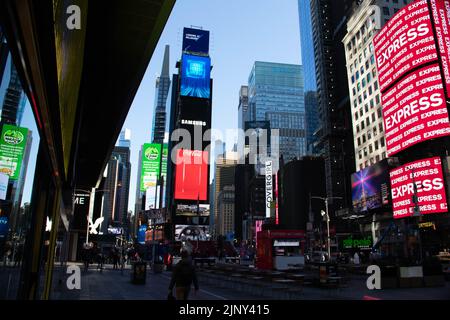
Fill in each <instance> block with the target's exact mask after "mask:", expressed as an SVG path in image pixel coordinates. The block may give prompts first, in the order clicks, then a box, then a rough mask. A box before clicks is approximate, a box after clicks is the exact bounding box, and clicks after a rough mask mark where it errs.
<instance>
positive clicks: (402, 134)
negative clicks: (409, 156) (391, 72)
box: [382, 64, 450, 156]
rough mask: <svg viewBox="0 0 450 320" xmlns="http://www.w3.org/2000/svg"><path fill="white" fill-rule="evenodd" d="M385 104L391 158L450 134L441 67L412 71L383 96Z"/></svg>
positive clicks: (388, 147)
mask: <svg viewBox="0 0 450 320" xmlns="http://www.w3.org/2000/svg"><path fill="white" fill-rule="evenodd" d="M382 104H383V118H384V125H385V137H386V147H387V153H388V155H389V156H392V155H394V154H396V153H398V152H400V151H402V150H404V149H407V148H409V147H411V146H412V145H415V144H418V143H421V142H423V141H426V140H430V139H435V138H439V137H443V136H447V135H449V134H450V124H449V119H448V112H447V103H446V99H445V94H444V90H443V85H442V77H441V73H440V68H439V65H438V64H432V65H428V66H425V67H422V68H420V69H418V70H416V71H413V72H411V73H410V74H409V75H408V76H407V77H405V78H403V79H402V80H401V81H399V82H397V83H396V84H395V85H394V86H393V87H391V88H390V89H389V90H388V91H386V93H384V94H383V95H382Z"/></svg>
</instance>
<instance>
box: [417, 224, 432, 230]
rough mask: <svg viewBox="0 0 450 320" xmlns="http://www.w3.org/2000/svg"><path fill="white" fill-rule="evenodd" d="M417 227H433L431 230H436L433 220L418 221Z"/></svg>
mask: <svg viewBox="0 0 450 320" xmlns="http://www.w3.org/2000/svg"><path fill="white" fill-rule="evenodd" d="M419 228H420V229H426V228H433V230H436V225H435V224H434V222H423V223H419Z"/></svg>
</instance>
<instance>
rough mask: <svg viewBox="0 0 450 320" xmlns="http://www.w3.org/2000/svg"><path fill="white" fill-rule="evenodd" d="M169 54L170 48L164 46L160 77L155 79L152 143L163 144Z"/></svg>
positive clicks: (168, 79) (167, 92) (168, 87)
mask: <svg viewBox="0 0 450 320" xmlns="http://www.w3.org/2000/svg"><path fill="white" fill-rule="evenodd" d="M169 52H170V47H169V46H168V45H166V48H165V50H164V60H163V64H162V69H161V75H160V76H159V77H158V78H157V79H156V92H155V113H154V121H153V129H152V142H154V143H163V142H164V134H165V132H166V118H167V115H166V103H167V96H168V94H169V89H170V76H169V59H170V56H169Z"/></svg>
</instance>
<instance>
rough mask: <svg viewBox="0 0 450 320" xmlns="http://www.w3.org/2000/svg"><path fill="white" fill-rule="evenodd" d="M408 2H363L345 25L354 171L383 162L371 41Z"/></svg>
mask: <svg viewBox="0 0 450 320" xmlns="http://www.w3.org/2000/svg"><path fill="white" fill-rule="evenodd" d="M409 2H411V0H402V1H395V2H394V1H385V0H365V1H363V2H362V3H361V4H360V6H359V7H357V8H356V10H355V12H354V13H353V15H352V17H351V18H350V19H349V21H348V23H347V35H346V36H345V38H344V39H343V43H344V46H345V57H346V61H347V64H346V65H347V74H348V88H349V94H350V103H351V113H352V123H353V135H354V149H355V171H360V170H362V169H364V168H366V167H368V166H371V165H373V164H375V163H377V162H379V161H381V160H383V159H385V158H386V141H385V136H384V123H383V115H382V110H381V108H382V105H381V92H380V87H379V83H378V72H377V68H376V61H375V52H374V47H373V38H374V37H375V35H376V34H377V33H378V31H379V30H380V29H381V28H382V27H383V26H384V24H385V23H386V22H387V21H388V20H389V19H390V18H391V17H392V16H393V15H394V14H395V13H397V12H398V11H399V10H400V9H401V8H402V7H404V6H405V5H406V4H407V3H409Z"/></svg>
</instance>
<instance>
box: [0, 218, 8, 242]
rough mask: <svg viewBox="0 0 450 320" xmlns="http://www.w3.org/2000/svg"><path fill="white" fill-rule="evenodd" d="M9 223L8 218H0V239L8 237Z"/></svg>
mask: <svg viewBox="0 0 450 320" xmlns="http://www.w3.org/2000/svg"><path fill="white" fill-rule="evenodd" d="M8 230H9V223H8V217H5V216H3V217H0V239H3V238H6V236H7V235H8Z"/></svg>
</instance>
